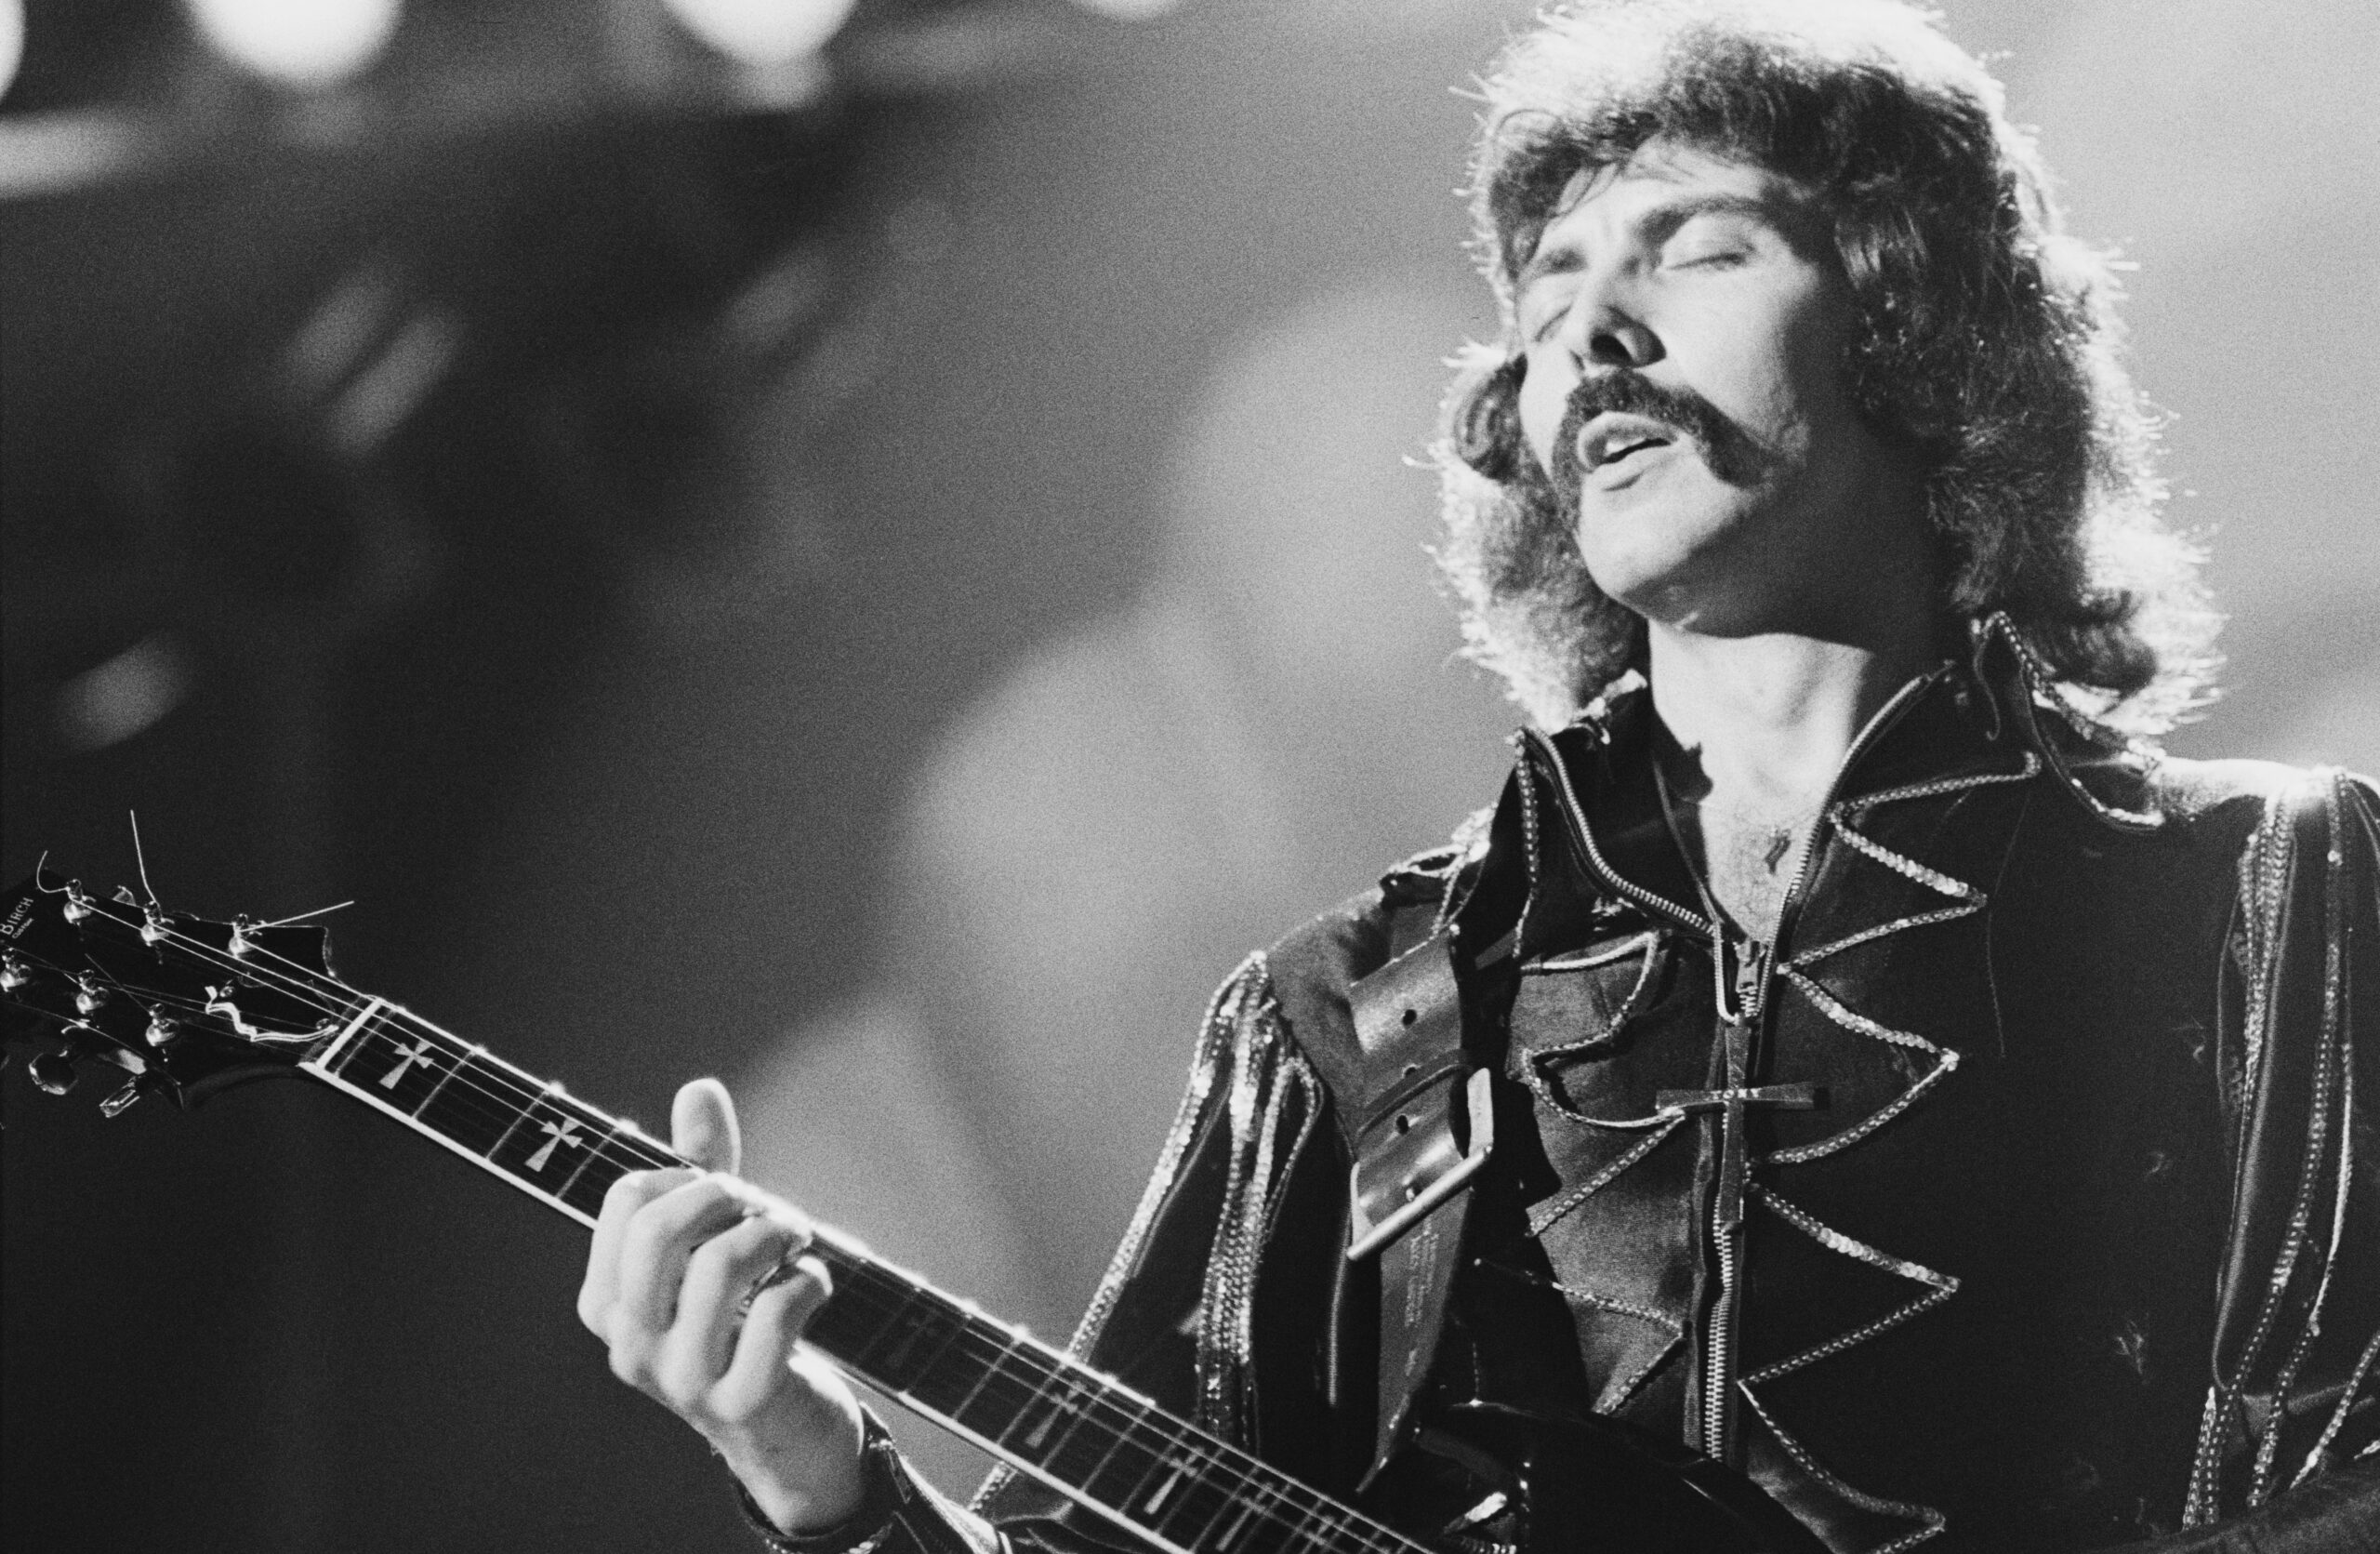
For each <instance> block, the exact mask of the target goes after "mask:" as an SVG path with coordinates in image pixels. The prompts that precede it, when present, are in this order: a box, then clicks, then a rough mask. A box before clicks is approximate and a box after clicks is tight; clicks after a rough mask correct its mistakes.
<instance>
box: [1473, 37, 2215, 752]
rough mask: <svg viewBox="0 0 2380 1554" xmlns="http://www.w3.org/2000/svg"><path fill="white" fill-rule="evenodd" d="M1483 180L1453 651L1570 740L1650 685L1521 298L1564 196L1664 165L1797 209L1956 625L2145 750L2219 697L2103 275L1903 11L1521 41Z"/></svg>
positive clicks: (2014, 133)
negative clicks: (1821, 214) (1528, 371)
mask: <svg viewBox="0 0 2380 1554" xmlns="http://www.w3.org/2000/svg"><path fill="white" fill-rule="evenodd" d="M1484 97H1485V100H1486V105H1487V106H1486V112H1485V114H1484V116H1483V121H1482V133H1481V136H1480V139H1479V145H1478V149H1477V153H1476V155H1475V157H1474V164H1473V167H1472V179H1471V198H1472V203H1473V211H1474V223H1475V232H1476V243H1477V248H1478V259H1479V261H1480V266H1481V268H1482V270H1484V271H1485V272H1486V273H1487V275H1488V280H1489V283H1490V284H1491V285H1492V286H1494V287H1495V289H1496V293H1497V299H1498V302H1499V311H1500V312H1501V317H1502V319H1503V329H1502V338H1501V340H1500V341H1498V342H1497V343H1495V344H1492V345H1472V346H1469V347H1467V348H1465V350H1464V351H1463V352H1462V353H1461V355H1460V356H1459V357H1458V358H1457V360H1456V362H1455V367H1456V376H1455V379H1454V383H1453V386H1452V388H1451V389H1450V390H1449V392H1448V397H1447V401H1446V405H1445V411H1444V418H1443V422H1442V427H1441V434H1440V437H1439V440H1438V441H1437V443H1436V444H1435V446H1434V459H1435V464H1436V466H1437V468H1438V470H1439V472H1440V478H1441V484H1442V488H1443V497H1444V511H1445V522H1446V531H1447V532H1446V536H1445V538H1444V540H1443V541H1442V543H1441V544H1440V546H1439V548H1438V551H1437V559H1438V564H1439V567H1440V570H1441V572H1442V573H1443V574H1444V576H1445V578H1446V580H1447V582H1448V586H1449V588H1450V590H1451V591H1452V592H1453V594H1454V595H1455V598H1456V601H1457V603H1458V604H1459V606H1460V608H1461V614H1462V618H1463V633H1464V637H1465V640H1466V643H1467V644H1468V650H1469V652H1470V654H1471V656H1472V657H1474V658H1476V659H1477V660H1478V661H1480V662H1481V663H1483V664H1485V665H1487V666H1488V668H1490V669H1492V670H1494V671H1497V672H1498V673H1500V674H1501V675H1502V676H1503V677H1504V679H1505V681H1506V682H1507V684H1509V685H1510V687H1511V689H1512V693H1513V696H1514V699H1515V700H1517V701H1519V702H1520V703H1521V704H1522V706H1523V707H1524V708H1525V709H1526V710H1527V711H1528V713H1529V715H1530V716H1532V717H1533V718H1535V719H1537V720H1538V721H1539V722H1540V723H1544V724H1549V725H1552V724H1561V723H1565V722H1567V721H1568V720H1569V719H1570V718H1571V717H1573V716H1575V715H1576V713H1577V711H1579V709H1580V707H1581V706H1583V705H1584V704H1585V703H1587V702H1588V701H1590V700H1592V699H1593V697H1595V696H1597V695H1598V694H1600V693H1601V692H1602V691H1603V690H1604V689H1605V688H1606V687H1607V686H1608V685H1609V684H1610V683H1611V682H1612V681H1613V680H1614V679H1615V678H1616V677H1618V676H1619V675H1620V674H1621V673H1622V672H1624V671H1627V670H1629V669H1631V668H1638V667H1641V666H1642V663H1643V654H1644V642H1645V636H1644V625H1643V622H1642V621H1641V620H1640V619H1639V618H1637V617H1635V616H1634V615H1633V614H1632V613H1631V612H1630V611H1628V610H1627V609H1625V608H1624V607H1622V606H1621V605H1620V604H1617V603H1615V602H1614V601H1612V600H1611V599H1610V598H1608V597H1607V596H1606V595H1605V594H1604V593H1603V591H1601V590H1599V589H1598V588H1596V586H1595V584H1594V581H1593V578H1589V577H1588V575H1587V569H1586V564H1585V563H1584V561H1583V560H1582V559H1581V558H1580V554H1579V549H1578V542H1577V539H1576V536H1575V533H1574V530H1573V527H1572V525H1573V523H1574V521H1575V520H1574V515H1573V514H1571V513H1570V512H1569V511H1567V506H1566V504H1565V503H1564V502H1563V501H1562V500H1561V499H1560V498H1559V497H1558V496H1557V495H1556V493H1555V491H1554V486H1553V484H1552V483H1551V482H1550V481H1549V480H1548V479H1547V477H1546V474H1545V472H1543V471H1542V470H1541V469H1540V467H1539V466H1538V463H1537V460H1536V459H1535V458H1534V457H1532V455H1531V454H1530V453H1529V451H1528V449H1527V446H1526V445H1524V443H1523V442H1522V439H1521V426H1520V418H1519V414H1518V409H1517V406H1518V395H1519V389H1520V381H1521V375H1522V371H1523V362H1522V357H1521V352H1520V344H1519V337H1518V332H1517V328H1516V326H1515V325H1514V308H1513V303H1514V277H1515V275H1516V274H1517V273H1518V272H1519V270H1520V268H1521V266H1522V265H1523V264H1525V263H1526V262H1527V259H1528V257H1529V255H1530V253H1531V251H1532V250H1533V248H1534V247H1535V246H1536V243H1537V240H1538V237H1539V236H1540V233H1541V232H1543V231H1544V229H1545V227H1546V225H1547V223H1548V222H1549V221H1550V220H1551V219H1553V218H1554V216H1555V215H1556V214H1558V207H1559V206H1560V204H1561V201H1562V200H1563V198H1564V191H1565V190H1566V189H1568V188H1570V187H1571V186H1572V183H1573V180H1574V179H1576V178H1577V177H1578V175H1580V173H1581V172H1582V171H1589V170H1593V169H1596V168H1601V167H1607V166H1617V165H1619V164H1621V163H1624V162H1625V161H1626V160H1627V159H1628V158H1629V157H1630V156H1631V155H1633V153H1635V152H1636V151H1637V150H1639V149H1640V148H1642V147H1644V146H1645V145H1646V144H1647V143H1648V142H1650V141H1654V140H1661V141H1664V142H1667V143H1671V144H1679V145H1685V146H1689V147H1692V148H1694V149H1697V150H1699V151H1703V152H1707V153H1712V154H1715V155H1720V156H1724V157H1727V158H1731V159H1735V160H1739V161H1743V162H1747V163H1751V164H1753V165H1756V166H1762V167H1765V168H1767V169H1769V170H1771V171H1774V172H1776V173H1778V174H1780V175H1782V176H1784V177H1787V178H1791V179H1794V180H1795V181H1797V182H1799V183H1801V184H1802V185H1804V186H1805V188H1807V189H1809V190H1811V191H1813V192H1815V193H1816V194H1817V196H1818V198H1819V200H1820V201H1821V203H1822V206H1823V208H1824V209H1826V210H1827V212H1828V213H1829V215H1830V217H1831V223H1832V230H1833V240H1834V248H1835V252H1836V254H1837V255H1838V257H1839V259H1840V260H1841V263H1842V266H1843V272H1844V273H1845V276H1846V277H1847V279H1848V281H1849V284H1850V291H1851V295H1852V297H1853V299H1854V303H1855V306H1856V308H1857V310H1858V325H1857V327H1856V329H1855V331H1854V341H1853V344H1852V346H1851V348H1850V352H1849V359H1848V360H1847V361H1846V362H1845V364H1844V365H1845V373H1846V374H1847V379H1848V382H1849V385H1850V389H1851V392H1852V395H1853V400H1854V403H1855V404H1856V405H1858V408H1859V411H1860V413H1861V414H1862V415H1863V416H1864V417H1865V418H1867V419H1868V420H1869V422H1870V424H1871V426H1872V427H1873V428H1875V429H1876V430H1877V431H1878V432H1880V433H1881V434H1883V435H1884V436H1886V437H1889V438H1893V439H1895V440H1897V441H1899V442H1900V443H1902V444H1903V445H1906V446H1910V447H1911V448H1913V449H1915V450H1916V451H1917V452H1918V454H1919V456H1920V459H1921V463H1922V465H1923V467H1924V470H1925V471H1926V482H1925V499H1926V508H1927V517H1928V521H1929V522H1930V524H1931V526H1932V529H1933V532H1934V534H1935V536H1936V537H1937V541H1938V543H1939V544H1940V545H1941V547H1942V551H1943V555H1944V559H1945V563H1946V564H1945V566H1944V568H1943V573H1944V577H1945V578H1946V584H1945V588H1944V594H1943V597H1942V599H1941V602H1940V603H1941V608H1942V611H1943V615H1944V618H1945V620H1946V623H1956V622H1958V621H1961V620H1964V621H1968V622H1973V621H1977V620H1980V619H1982V618H1986V617H1988V616H1990V615H1991V614H1993V613H1994V612H1997V611H2005V612H2006V613H2007V615H2008V616H2009V618H2010V619H2011V620H2012V621H2013V623H2014V624H2015V627H2016V631H2017V632H2018V634H2019V635H2020V636H2021V637H2022V639H2023V640H2024V641H2025V643H2026V644H2028V645H2029V646H2030V648H2031V649H2032V650H2033V653H2034V655H2035V657H2037V658H2038V659H2039V660H2040V661H2041V662H2042V663H2043V664H2044V665H2046V666H2047V668H2048V671H2049V672H2050V673H2051V674H2052V675H2053V676H2054V677H2055V679H2056V684H2057V686H2058V688H2059V690H2060V691H2061V692H2063V693H2064V694H2065V695H2066V697H2068V699H2069V701H2071V702H2072V703H2074V704H2075V705H2076V707H2077V708H2078V710H2079V711H2083V712H2084V713H2085V714H2086V715H2089V716H2092V717H2095V718H2096V719H2098V720H2099V721H2101V722H2102V723H2104V724H2108V725H2109V726H2110V727H2112V728H2114V729H2117V730H2119V731H2121V732H2123V733H2126V734H2130V735H2134V736H2140V737H2149V736H2154V735H2156V734H2158V733H2161V732H2162V731H2163V730H2165V729H2166V728H2168V727H2170V726H2171V725H2172V724H2174V723H2175V722H2176V721H2177V720H2179V719H2180V718H2181V717H2183V716H2184V715H2186V714H2187V713H2188V712H2189V711H2191V710H2192V709H2193V708H2195V707H2197V706H2199V705H2202V703H2203V702H2204V701H2205V700H2206V699H2208V697H2210V695H2211V694H2212V693H2211V689H2210V687H2211V683H2212V680H2213V675H2214V671H2215V663H2216V659H2215V654H2214V651H2213V641H2214V636H2215V628H2216V625H2217V624H2218V618H2217V617H2216V616H2215V613H2214V612H2213V610H2212V609H2211V608H2210V606H2209V604H2208V602H2207V598H2206V594H2205V591H2204V590H2203V588H2202V585H2201V583H2200V580H2199V569H2200V565H2201V564H2202V559H2203V558H2202V554H2201V553H2200V551H2199V550H2198V549H2197V548H2196V547H2195V546H2194V545H2193V544H2192V543H2190V542H2189V541H2188V539H2186V538H2183V537H2182V536H2180V535H2178V534H2176V533H2175V532H2174V531H2173V530H2171V529H2169V528H2168V527H2166V525H2165V524H2164V523H2163V521H2162V517H2161V515H2160V511H2159V510H2160V507H2161V505H2162V500H2163V496H2164V492H2163V488H2162V485H2161V484H2160V482H2159V481H2158V479H2157V476H2156V472H2155V471H2154V468H2153V465H2152V457H2151V456H2152V451H2153V444H2154V437H2155V432H2154V426H2153V422H2152V420H2151V418H2150V416H2149V412H2148V409H2147V407H2146V406H2145V405H2144V404H2143V402H2142V400H2141V397H2140V395H2139V392H2137V391H2136V390H2135V388H2134V387H2133V384H2132V381H2131V379H2130V378H2129V376H2128V375H2127V374H2126V372H2125V370H2124V368H2123V365H2122V362H2121V360H2120V359H2119V347H2120V344H2121V334H2120V329H2119V325H2118V324H2117V320H2116V317H2115V312H2114V304H2115V301H2116V298H2117V287H2116V285H2115V279H2114V275H2113V273H2112V266H2111V264H2110V261H2109V258H2108V256H2107V255H2105V254H2103V253H2100V252H2098V251H2096V250H2094V249H2092V248H2090V247H2088V246H2085V245H2083V244H2082V243H2080V242H2078V241H2077V240H2075V239H2074V238H2072V237H2069V236H2068V235H2067V234H2066V233H2065V232H2064V230H2063V224H2062V221H2061V219H2060V217H2059V213H2058V211H2057V208H2056V205H2055V203H2054V202H2053V201H2052V199H2051V197H2050V193H2049V191H2048V186H2047V177H2046V174H2045V173H2044V171H2043V166H2042V164H2041V161H2040V158H2039V156H2038V154H2037V153H2036V152H2035V150H2034V147H2033V143H2032V139H2031V138H2030V136H2029V135H2027V134H2026V133H2025V132H2024V131H2023V130H2021V129H2019V128H2017V127H2016V126H2014V125H2012V124H2011V123H2009V121H2008V117H2007V113H2006V111H2005V108H2004V106H2003V100H2002V95H2001V90H2000V86H1999V83H1998V82H1996V81H1994V80H1993V79H1992V78H1991V76H1990V74H1989V73H1986V71H1985V70H1984V69H1983V67H1982V66H1981V65H1979V64H1978V63H1977V62H1976V61H1975V60H1973V59H1972V58H1970V57H1969V56H1968V55H1966V54H1965V53H1964V52H1963V51H1961V50H1960V49H1959V48H1958V47H1957V46H1955V45H1953V44H1951V43H1950V41H1949V39H1947V38H1945V37H1944V36H1943V35H1942V34H1941V33H1939V32H1938V31H1937V30H1936V28H1935V26H1934V25H1933V23H1932V21H1931V20H1930V19H1929V18H1928V17H1926V16H1925V15H1924V14H1923V13H1921V12H1919V11H1917V10H1915V9H1913V8H1911V7H1908V6H1905V5H1901V4H1898V3H1897V0H1803V3H1793V0H1583V3H1578V4H1572V5H1569V6H1567V7H1564V8H1563V9H1562V10H1560V11H1559V12H1557V13H1555V14H1554V15H1553V16H1551V17H1549V18H1547V19H1546V20H1544V21H1543V22H1542V23H1540V26H1539V27H1538V28H1537V29H1536V30H1534V31H1533V32H1531V33H1527V34H1526V35H1524V36H1522V37H1520V38H1519V39H1517V40H1516V41H1515V42H1514V43H1513V44H1512V45H1511V46H1509V47H1508V48H1507V49H1506V51H1505V52H1504V54H1503V56H1502V57H1501V60H1499V62H1498V64H1497V66H1496V68H1495V69H1494V71H1493V72H1492V73H1491V74H1490V75H1489V76H1488V79H1487V81H1486V83H1485V86H1484Z"/></svg>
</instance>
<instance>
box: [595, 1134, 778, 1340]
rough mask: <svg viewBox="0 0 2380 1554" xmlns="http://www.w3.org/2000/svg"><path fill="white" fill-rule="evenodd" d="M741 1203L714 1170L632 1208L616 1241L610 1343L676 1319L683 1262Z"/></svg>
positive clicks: (734, 1216) (655, 1332)
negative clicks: (615, 1286)
mask: <svg viewBox="0 0 2380 1554" xmlns="http://www.w3.org/2000/svg"><path fill="white" fill-rule="evenodd" d="M743 1218H744V1208H743V1204H742V1203H741V1202H738V1201H737V1199H736V1197H735V1195H734V1193H733V1192H732V1191H730V1190H729V1188H728V1184H727V1183H726V1182H724V1181H722V1180H721V1178H719V1177H717V1176H709V1175H704V1176H697V1177H695V1178H694V1180H692V1181H690V1182H687V1183H685V1184H684V1185H683V1186H681V1187H678V1188H674V1189H671V1190H669V1191H668V1192H665V1193H663V1194H662V1195H661V1196H660V1197H658V1198H655V1200H654V1201H653V1202H650V1203H647V1204H646V1205H645V1206H644V1207H642V1208H641V1209H639V1210H637V1212H636V1214H635V1215H634V1217H632V1218H631V1219H629V1221H628V1230H627V1233H626V1234H625V1235H624V1236H622V1238H621V1241H620V1260H619V1268H620V1273H619V1288H618V1291H617V1293H616V1294H615V1295H614V1297H613V1302H612V1316H611V1324H612V1325H611V1329H610V1331H609V1332H608V1333H607V1334H606V1336H607V1337H609V1338H611V1339H612V1341H613V1342H614V1344H615V1345H617V1344H618V1343H619V1342H621V1341H622V1339H623V1338H624V1337H626V1336H628V1335H630V1334H635V1335H641V1336H643V1337H646V1338H651V1339H658V1338H659V1337H660V1336H661V1335H664V1334H666V1333H667V1332H668V1330H669V1326H670V1324H671V1323H672V1322H675V1321H676V1320H677V1311H678V1290H679V1287H680V1286H681V1285H682V1284H684V1283H685V1282H686V1263H687V1260H688V1259H689V1258H691V1257H692V1256H693V1255H694V1249H695V1248H696V1247H698V1246H700V1245H702V1243H703V1242H707V1241H708V1240H710V1238H711V1237H713V1236H716V1235H718V1234H719V1233H720V1232H721V1231H722V1230H726V1229H731V1228H733V1227H734V1226H735V1225H737V1224H739V1223H741V1222H742V1221H743Z"/></svg>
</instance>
